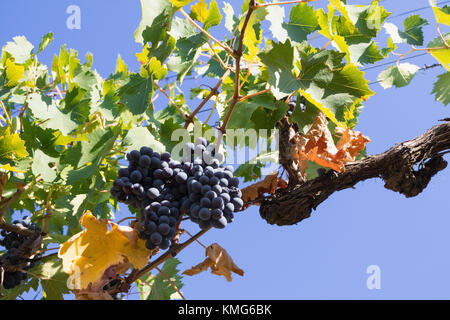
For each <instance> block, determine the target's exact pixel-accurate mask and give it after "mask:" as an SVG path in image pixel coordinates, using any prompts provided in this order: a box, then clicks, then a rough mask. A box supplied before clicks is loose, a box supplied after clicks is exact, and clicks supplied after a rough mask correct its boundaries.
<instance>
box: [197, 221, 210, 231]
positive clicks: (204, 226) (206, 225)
mask: <svg viewBox="0 0 450 320" xmlns="http://www.w3.org/2000/svg"><path fill="white" fill-rule="evenodd" d="M198 226H199V227H200V229H202V230H205V229H208V228H209V227H210V226H211V220H200V221H199V222H198Z"/></svg>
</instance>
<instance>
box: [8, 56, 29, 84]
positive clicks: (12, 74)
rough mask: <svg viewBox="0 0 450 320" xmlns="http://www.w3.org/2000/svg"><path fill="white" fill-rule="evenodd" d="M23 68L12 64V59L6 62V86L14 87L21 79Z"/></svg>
mask: <svg viewBox="0 0 450 320" xmlns="http://www.w3.org/2000/svg"><path fill="white" fill-rule="evenodd" d="M24 71H25V67H24V66H20V65H17V64H15V63H14V61H12V59H8V60H6V78H7V79H8V84H7V85H8V86H9V87H14V86H15V85H17V84H18V83H19V81H20V79H22V78H23V72H24Z"/></svg>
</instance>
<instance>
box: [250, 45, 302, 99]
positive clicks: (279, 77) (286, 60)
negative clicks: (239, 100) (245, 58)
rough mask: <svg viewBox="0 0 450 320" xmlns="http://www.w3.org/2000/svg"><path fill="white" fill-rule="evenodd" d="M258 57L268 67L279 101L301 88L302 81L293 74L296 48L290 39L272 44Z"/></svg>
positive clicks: (272, 87)
mask: <svg viewBox="0 0 450 320" xmlns="http://www.w3.org/2000/svg"><path fill="white" fill-rule="evenodd" d="M258 56H259V58H260V59H261V61H262V63H264V64H265V66H266V67H267V71H268V72H269V84H270V87H271V90H272V93H273V95H274V96H275V98H276V99H277V100H280V99H282V98H285V97H286V96H288V95H289V94H291V93H292V92H294V91H296V90H298V89H299V88H300V80H299V79H297V78H296V76H295V75H294V74H293V73H292V66H293V65H294V48H293V47H292V45H291V42H290V41H289V39H288V40H286V42H284V43H275V42H270V44H269V45H267V46H266V49H265V50H262V51H261V52H260V53H259V54H258Z"/></svg>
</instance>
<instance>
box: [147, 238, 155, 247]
mask: <svg viewBox="0 0 450 320" xmlns="http://www.w3.org/2000/svg"><path fill="white" fill-rule="evenodd" d="M145 247H146V248H147V249H148V250H153V249H156V247H157V245H155V244H153V242H152V240H151V239H150V238H149V239H147V240H146V241H145Z"/></svg>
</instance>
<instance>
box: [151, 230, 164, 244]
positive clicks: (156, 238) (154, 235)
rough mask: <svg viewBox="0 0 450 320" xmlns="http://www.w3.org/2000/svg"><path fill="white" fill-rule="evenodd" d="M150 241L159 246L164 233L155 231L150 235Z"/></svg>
mask: <svg viewBox="0 0 450 320" xmlns="http://www.w3.org/2000/svg"><path fill="white" fill-rule="evenodd" d="M150 241H151V242H152V243H153V244H154V245H155V246H158V245H159V244H160V243H161V241H162V235H161V234H160V233H159V232H153V233H152V235H151V236H150Z"/></svg>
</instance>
